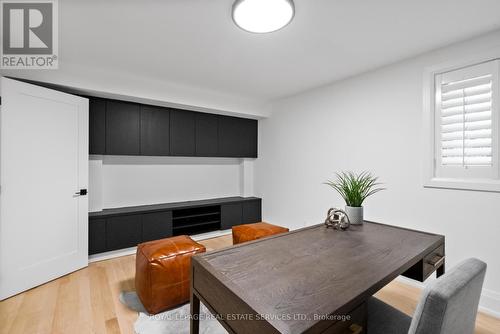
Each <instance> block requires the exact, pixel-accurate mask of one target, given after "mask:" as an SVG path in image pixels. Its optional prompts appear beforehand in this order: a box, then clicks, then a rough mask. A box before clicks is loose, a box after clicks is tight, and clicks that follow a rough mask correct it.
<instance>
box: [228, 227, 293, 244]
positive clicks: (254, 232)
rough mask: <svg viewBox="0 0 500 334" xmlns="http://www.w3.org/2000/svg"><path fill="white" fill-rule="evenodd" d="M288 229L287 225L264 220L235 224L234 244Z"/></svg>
mask: <svg viewBox="0 0 500 334" xmlns="http://www.w3.org/2000/svg"><path fill="white" fill-rule="evenodd" d="M288 231H289V229H287V228H285V227H281V226H276V225H272V224H268V223H264V222H260V223H255V224H245V225H238V226H233V245H236V244H241V243H242V242H247V241H252V240H257V239H260V238H264V237H268V236H270V235H274V234H279V233H285V232H288Z"/></svg>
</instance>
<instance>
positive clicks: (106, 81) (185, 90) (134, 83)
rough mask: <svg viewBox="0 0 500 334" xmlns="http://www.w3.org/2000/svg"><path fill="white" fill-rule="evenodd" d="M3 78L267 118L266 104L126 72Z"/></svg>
mask: <svg viewBox="0 0 500 334" xmlns="http://www.w3.org/2000/svg"><path fill="white" fill-rule="evenodd" d="M0 76H12V77H16V78H23V79H28V80H35V81H40V82H45V83H51V84H57V85H62V86H66V87H71V88H74V89H75V90H76V91H78V92H86V93H88V94H91V95H96V96H101V97H110V98H118V99H123V100H130V101H134V102H143V103H150V104H155V105H164V106H179V107H182V106H187V107H189V108H190V109H192V110H197V111H207V112H215V113H220V114H228V115H236V116H238V115H240V116H245V117H249V118H258V117H266V116H267V115H268V106H267V104H266V103H262V102H261V101H256V100H253V99H249V98H246V97H243V96H237V95H230V94H225V93H222V92H217V91H213V90H208V89H204V88H201V87H193V86H188V85H182V84H178V83H173V82H169V81H168V78H166V79H165V80H161V81H158V80H152V79H151V78H149V77H141V75H140V74H137V73H133V70H132V73H130V72H127V71H120V72H117V71H110V70H109V69H106V68H98V67H85V66H80V65H78V64H73V63H68V62H64V60H63V59H61V62H60V64H59V69H57V70H5V69H2V70H0Z"/></svg>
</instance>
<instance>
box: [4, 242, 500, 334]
mask: <svg viewBox="0 0 500 334" xmlns="http://www.w3.org/2000/svg"><path fill="white" fill-rule="evenodd" d="M201 243H202V244H204V245H205V247H207V248H209V249H219V248H224V247H228V246H230V245H231V244H232V238H231V235H226V236H222V237H219V238H213V239H208V240H203V241H201ZM134 277H135V256H134V255H130V256H124V257H120V258H115V259H111V260H106V261H101V262H95V263H91V264H90V265H89V266H88V267H87V268H85V269H82V270H79V271H77V272H75V273H72V274H69V275H66V276H64V277H61V278H59V279H57V280H54V281H52V282H49V283H47V284H44V285H41V286H39V287H37V288H34V289H31V290H29V291H26V292H24V293H21V294H19V295H17V296H14V297H11V298H9V299H7V300H4V301H2V302H0V334H24V333H30V334H32V333H39V334H58V333H72V334H80V333H81V334H88V333H96V334H133V333H134V330H133V324H134V322H135V321H136V319H137V313H136V312H134V311H131V310H130V309H128V308H127V307H125V306H124V305H122V304H121V302H120V301H119V299H118V297H119V294H120V292H121V291H132V290H134ZM420 295H421V291H420V289H419V288H417V287H414V286H411V285H408V284H405V283H403V282H400V281H394V282H392V283H390V284H388V285H387V286H386V287H384V288H383V289H382V290H381V291H379V292H378V293H377V295H376V296H377V297H378V298H380V299H382V300H383V301H385V302H387V303H389V304H391V305H393V306H394V307H396V308H398V309H400V310H401V311H402V312H405V313H406V314H409V315H412V314H413V312H414V310H415V307H416V305H417V302H418V300H419V298H420ZM498 333H500V319H497V318H494V317H491V316H487V315H485V314H483V313H479V314H478V317H477V321H476V331H475V334H498Z"/></svg>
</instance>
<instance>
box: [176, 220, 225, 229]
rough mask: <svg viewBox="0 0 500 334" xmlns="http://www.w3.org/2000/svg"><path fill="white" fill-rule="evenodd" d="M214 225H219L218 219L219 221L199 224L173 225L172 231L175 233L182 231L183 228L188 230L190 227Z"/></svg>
mask: <svg viewBox="0 0 500 334" xmlns="http://www.w3.org/2000/svg"><path fill="white" fill-rule="evenodd" d="M214 224H220V219H219V220H212V221H206V222H201V223H192V224H182V225H174V227H173V229H174V231H175V230H182V229H184V228H190V227H195V226H205V225H214Z"/></svg>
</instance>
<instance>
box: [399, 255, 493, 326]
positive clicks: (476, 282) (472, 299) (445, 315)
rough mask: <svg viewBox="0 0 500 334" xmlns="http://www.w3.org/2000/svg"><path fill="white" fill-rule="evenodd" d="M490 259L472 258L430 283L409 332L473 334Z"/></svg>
mask: <svg viewBox="0 0 500 334" xmlns="http://www.w3.org/2000/svg"><path fill="white" fill-rule="evenodd" d="M485 274H486V263H484V262H482V261H480V260H478V259H468V260H465V261H463V262H461V263H460V264H458V265H457V266H455V267H454V268H452V269H451V270H450V271H449V272H448V273H446V274H445V275H443V276H441V277H440V278H438V279H437V280H436V281H434V282H433V283H432V284H430V285H429V286H428V287H427V288H426V289H425V290H424V293H423V295H422V299H421V300H420V303H419V304H418V306H417V309H416V311H415V314H414V316H413V319H412V322H411V326H410V330H409V331H408V334H472V333H473V332H474V327H475V322H476V313H477V308H478V304H479V297H480V296H481V289H482V286H483V281H484V275H485Z"/></svg>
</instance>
